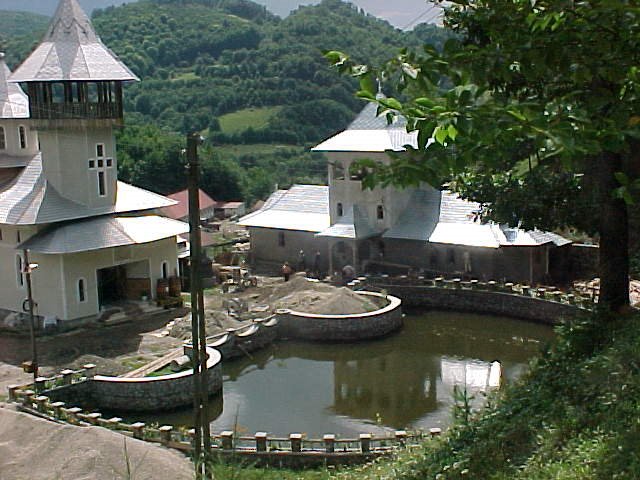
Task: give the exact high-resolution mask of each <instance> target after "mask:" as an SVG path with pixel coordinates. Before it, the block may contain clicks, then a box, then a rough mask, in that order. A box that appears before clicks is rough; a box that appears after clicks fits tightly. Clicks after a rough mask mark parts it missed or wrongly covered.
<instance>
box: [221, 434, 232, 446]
mask: <svg viewBox="0 0 640 480" xmlns="http://www.w3.org/2000/svg"><path fill="white" fill-rule="evenodd" d="M220 438H221V439H222V449H223V450H233V432H232V431H231V430H225V431H224V432H222V433H221V434H220Z"/></svg>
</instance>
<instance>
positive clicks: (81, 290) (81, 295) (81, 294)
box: [78, 278, 87, 302]
mask: <svg viewBox="0 0 640 480" xmlns="http://www.w3.org/2000/svg"><path fill="white" fill-rule="evenodd" d="M86 299H87V296H86V286H85V281H84V278H81V279H80V280H78V301H79V302H84V301H85V300H86Z"/></svg>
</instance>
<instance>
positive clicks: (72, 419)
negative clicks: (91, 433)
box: [65, 407, 82, 425]
mask: <svg viewBox="0 0 640 480" xmlns="http://www.w3.org/2000/svg"><path fill="white" fill-rule="evenodd" d="M80 413H82V409H81V408H80V407H71V408H67V409H66V410H65V415H66V417H67V420H68V421H69V423H71V424H73V425H78V424H79V423H80V417H79V414H80Z"/></svg>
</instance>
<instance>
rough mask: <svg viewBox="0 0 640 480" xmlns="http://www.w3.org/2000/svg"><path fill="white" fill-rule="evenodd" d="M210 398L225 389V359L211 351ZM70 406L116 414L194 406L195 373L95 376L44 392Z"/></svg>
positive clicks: (191, 370) (186, 371) (208, 350)
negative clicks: (148, 375) (125, 376)
mask: <svg viewBox="0 0 640 480" xmlns="http://www.w3.org/2000/svg"><path fill="white" fill-rule="evenodd" d="M207 354H208V355H209V358H208V359H207V372H208V377H207V379H208V385H209V388H208V391H209V395H212V394H214V393H217V392H219V391H220V390H221V389H222V364H221V360H222V355H220V352H218V351H217V350H214V349H213V348H207ZM43 393H44V394H45V395H47V396H49V397H50V398H52V399H54V400H57V401H63V402H66V403H70V404H81V405H84V404H88V405H92V406H95V407H97V408H100V409H106V410H114V411H125V410H126V411H135V412H142V411H157V410H170V409H173V408H177V407H182V406H185V405H189V404H191V403H192V402H193V369H190V370H185V371H184V372H178V373H172V374H169V375H162V376H158V377H143V378H121V377H108V376H104V375H95V376H94V377H93V378H90V379H87V380H86V381H85V382H81V383H76V384H72V385H67V386H64V387H60V388H53V389H51V390H48V391H45V392H43Z"/></svg>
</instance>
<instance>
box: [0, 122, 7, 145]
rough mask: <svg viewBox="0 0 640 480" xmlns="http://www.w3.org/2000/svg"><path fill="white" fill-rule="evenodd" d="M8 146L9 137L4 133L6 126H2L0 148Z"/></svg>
mask: <svg viewBox="0 0 640 480" xmlns="http://www.w3.org/2000/svg"><path fill="white" fill-rule="evenodd" d="M5 148H7V137H5V134H4V127H0V150H4V149H5Z"/></svg>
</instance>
